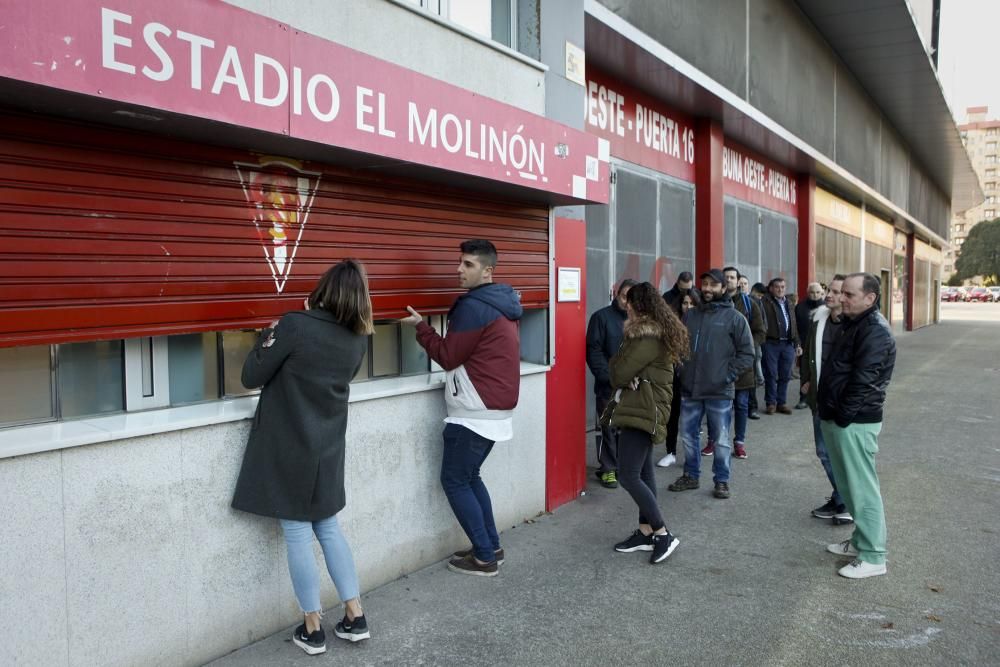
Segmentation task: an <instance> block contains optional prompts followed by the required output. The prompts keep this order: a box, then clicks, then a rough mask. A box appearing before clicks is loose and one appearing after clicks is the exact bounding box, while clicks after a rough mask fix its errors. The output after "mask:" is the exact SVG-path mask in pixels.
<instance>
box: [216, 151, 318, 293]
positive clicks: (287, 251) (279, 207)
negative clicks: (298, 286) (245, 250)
mask: <svg viewBox="0 0 1000 667" xmlns="http://www.w3.org/2000/svg"><path fill="white" fill-rule="evenodd" d="M233 165H234V166H235V167H236V173H237V174H238V175H239V177H240V184H241V185H242V186H243V194H244V195H245V196H246V199H247V204H249V208H250V213H251V216H252V221H253V224H254V227H255V228H256V229H257V238H258V239H260V245H261V248H262V249H263V251H264V259H265V260H267V264H268V266H270V267H271V275H272V276H273V278H274V286H275V288H276V289H277V291H278V293H279V294H280V293H281V291H282V290H283V289H284V288H285V283H286V282H287V281H288V277H289V276H290V275H291V273H292V264H293V263H294V262H295V253H296V252H297V251H298V249H299V243H300V242H301V241H302V234H303V232H304V231H305V228H306V222H308V220H309V211H310V209H311V208H312V204H313V199H314V198H315V197H316V189H317V188H318V187H319V180H320V176H321V174H320V173H319V172H315V171H305V170H304V169H302V164H301V163H300V162H297V161H296V160H290V159H287V158H271V157H262V158H261V159H260V161H259V162H258V163H257V164H253V163H249V162H234V163H233Z"/></svg>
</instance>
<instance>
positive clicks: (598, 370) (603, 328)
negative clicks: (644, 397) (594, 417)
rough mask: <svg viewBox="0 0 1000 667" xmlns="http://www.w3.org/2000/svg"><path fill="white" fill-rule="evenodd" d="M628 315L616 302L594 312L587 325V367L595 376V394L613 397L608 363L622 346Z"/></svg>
mask: <svg viewBox="0 0 1000 667" xmlns="http://www.w3.org/2000/svg"><path fill="white" fill-rule="evenodd" d="M626 317H627V314H626V312H625V311H624V310H622V309H621V308H619V307H618V303H617V302H616V301H612V302H611V305H609V306H605V307H604V308H601V309H600V310H598V311H596V312H594V314H593V315H591V316H590V322H589V323H588V324H587V367H588V368H590V372H591V373H593V374H594V393H595V394H596V395H598V396H605V397H607V396H610V395H611V380H610V371H609V369H608V361H609V360H610V359H611V357H613V356H615V354H616V353H617V352H618V348H620V347H621V346H622V335H623V334H622V330H623V329H624V327H625V318H626Z"/></svg>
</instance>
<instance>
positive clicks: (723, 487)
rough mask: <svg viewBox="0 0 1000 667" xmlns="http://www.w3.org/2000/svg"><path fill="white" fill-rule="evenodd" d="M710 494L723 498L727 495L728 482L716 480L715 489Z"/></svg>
mask: <svg viewBox="0 0 1000 667" xmlns="http://www.w3.org/2000/svg"><path fill="white" fill-rule="evenodd" d="M712 495H713V496H715V497H716V498H721V499H722V500H725V499H726V498H728V497H729V484H727V483H726V482H716V483H715V491H713V492H712Z"/></svg>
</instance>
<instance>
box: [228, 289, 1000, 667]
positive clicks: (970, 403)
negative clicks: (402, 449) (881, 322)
mask: <svg viewBox="0 0 1000 667" xmlns="http://www.w3.org/2000/svg"><path fill="white" fill-rule="evenodd" d="M942 312H943V313H944V317H945V319H946V321H945V322H944V323H943V324H941V325H940V326H937V327H931V328H928V329H924V330H921V331H918V332H915V333H911V334H904V335H902V336H901V337H900V338H899V359H898V363H897V366H896V378H895V380H894V382H893V384H892V386H891V387H890V391H889V405H888V408H887V415H886V422H885V429H884V431H883V435H882V438H881V443H880V447H881V452H880V455H879V469H880V475H881V479H882V485H883V495H884V498H885V503H886V513H887V520H888V528H889V540H890V541H889V566H888V567H889V574H888V575H887V576H884V577H878V578H874V579H869V580H863V581H848V580H845V579H842V578H840V577H838V576H837V575H836V570H837V567H838V566H839V565H842V564H843V563H844V562H845V561H843V560H840V559H838V558H836V557H834V556H832V555H829V554H827V553H826V552H825V545H826V544H827V543H828V542H834V541H838V540H842V539H845V538H847V537H848V535H849V533H850V528H849V527H834V526H832V525H830V524H828V523H825V522H821V521H819V520H817V519H813V518H811V517H810V516H809V510H810V509H811V508H812V507H815V506H816V505H819V504H820V503H822V502H823V500H824V495H826V494H827V493H828V491H829V489H828V488H827V484H826V480H825V477H824V476H823V473H822V470H821V468H820V466H819V463H818V462H817V460H816V458H815V455H814V453H813V445H812V434H811V427H810V421H809V418H808V412H807V411H797V412H796V414H795V415H794V416H791V417H788V416H781V415H776V416H772V417H766V416H765V417H764V419H763V420H761V421H759V422H751V432H750V442H749V444H748V449H749V452H750V458H749V459H747V460H745V461H734V462H733V463H734V479H733V483H732V489H733V498H732V499H731V500H727V501H721V500H715V499H713V498H712V497H711V494H710V489H709V488H706V487H705V486H704V485H703V488H702V489H700V490H698V491H688V492H685V493H681V494H676V493H669V492H666V491H665V488H666V485H667V484H668V483H669V482H671V481H672V480H673V479H674V477H676V475H677V474H679V473H678V472H677V470H676V468H670V469H668V470H667V471H665V472H659V477H658V480H657V482H658V487H659V488H660V489H661V490H662V491H663V492H662V493H661V506H662V507H663V508H664V509H665V511H666V516H667V519H668V525H669V527H670V528H671V530H672V531H673V532H674V533H675V534H676V535H678V537H679V538H680V540H681V544H680V546H679V547H678V549H677V551H676V552H674V554H673V555H672V556H671V557H670V559H669V560H668V561H667V562H666V563H664V564H662V565H657V566H651V565H649V564H647V562H646V560H645V557H644V556H643V555H640V554H616V553H614V552H613V551H612V549H611V546H612V545H613V544H614V543H615V542H616V541H617V540H618V539H620V538H623V537H625V536H626V535H627V534H628V533H629V532H630V530H632V528H633V525H632V522H633V521H634V517H635V511H634V509H633V506H632V505H631V504H630V501H629V499H628V497H627V495H626V494H625V492H624V491H623V490H621V489H618V490H605V489H603V488H600V487H597V486H596V485H593V484H591V486H590V487H588V489H587V493H586V495H585V496H584V497H582V498H581V499H580V500H579V501H578V502H574V503H571V504H570V505H568V506H565V507H563V508H560V509H559V510H558V511H556V512H555V513H554V514H552V515H549V516H543V517H540V518H538V519H537V520H536V521H534V522H533V523H530V524H529V523H524V524H521V525H518V526H516V527H513V528H511V529H509V530H507V531H506V532H504V534H503V543H504V547H505V548H506V552H507V563H506V564H505V565H504V566H503V568H502V573H501V575H500V576H499V577H497V578H494V579H481V578H475V577H464V576H460V575H456V574H452V573H450V572H448V571H447V570H446V569H445V566H444V562H442V563H441V564H439V565H435V566H432V567H429V568H427V569H425V570H422V571H420V572H417V573H415V574H413V575H411V576H408V577H404V578H402V579H400V580H398V581H395V582H393V583H391V584H388V585H386V586H383V587H382V588H380V589H378V590H375V591H372V592H371V593H368V594H367V595H365V596H364V602H365V606H366V609H367V612H368V616H369V618H370V619H371V620H370V622H371V624H372V632H373V639H372V640H371V641H370V642H363V643H362V644H361V645H357V646H351V645H346V643H344V642H340V641H338V640H337V639H335V638H333V637H332V633H329V630H328V637H329V639H328V643H329V650H328V652H327V653H326V654H325V655H323V656H320V657H316V658H309V657H308V656H306V655H305V654H304V653H302V652H301V651H299V649H297V648H295V647H294V645H292V644H291V643H290V641H289V640H288V637H289V635H290V630H289V631H288V632H285V633H282V634H280V635H276V636H274V637H271V638H269V639H266V640H264V641H262V642H259V643H257V644H254V645H252V646H250V647H247V648H245V649H243V650H241V651H237V652H235V653H233V654H230V655H229V656H227V657H226V658H224V659H222V660H219V661H217V662H216V663H213V664H216V665H219V666H220V667H221V666H223V665H269V666H270V665H293V664H302V665H319V664H333V663H337V664H351V665H467V664H482V665H598V664H611V663H614V662H620V663H624V664H639V663H646V664H655V665H666V664H674V665H698V664H718V665H846V664H865V665H879V666H880V667H881V666H885V665H987V664H993V665H995V664H998V663H1000V658H998V656H1000V567H998V562H997V558H998V556H1000V520H998V510H1000V441H998V439H997V431H998V426H1000V415H998V411H1000V399H998V389H1000V304H954V305H952V304H943V308H942ZM657 453H660V452H659V451H658V452H657ZM710 486H711V485H710V484H709V485H708V487H710ZM387 520H388V518H387ZM388 528H389V529H391V526H388ZM337 614H338V612H337V611H335V610H331V611H330V612H329V615H328V617H327V619H328V620H330V621H334V620H335V618H336V616H337Z"/></svg>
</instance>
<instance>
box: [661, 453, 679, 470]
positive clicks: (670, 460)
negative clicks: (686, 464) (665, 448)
mask: <svg viewBox="0 0 1000 667" xmlns="http://www.w3.org/2000/svg"><path fill="white" fill-rule="evenodd" d="M675 463H677V457H676V456H674V455H673V454H667V455H666V456H664V457H663V458H662V459H660V460H659V461H657V462H656V466H657V467H658V468H669V467H670V466H672V465H673V464H675Z"/></svg>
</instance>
